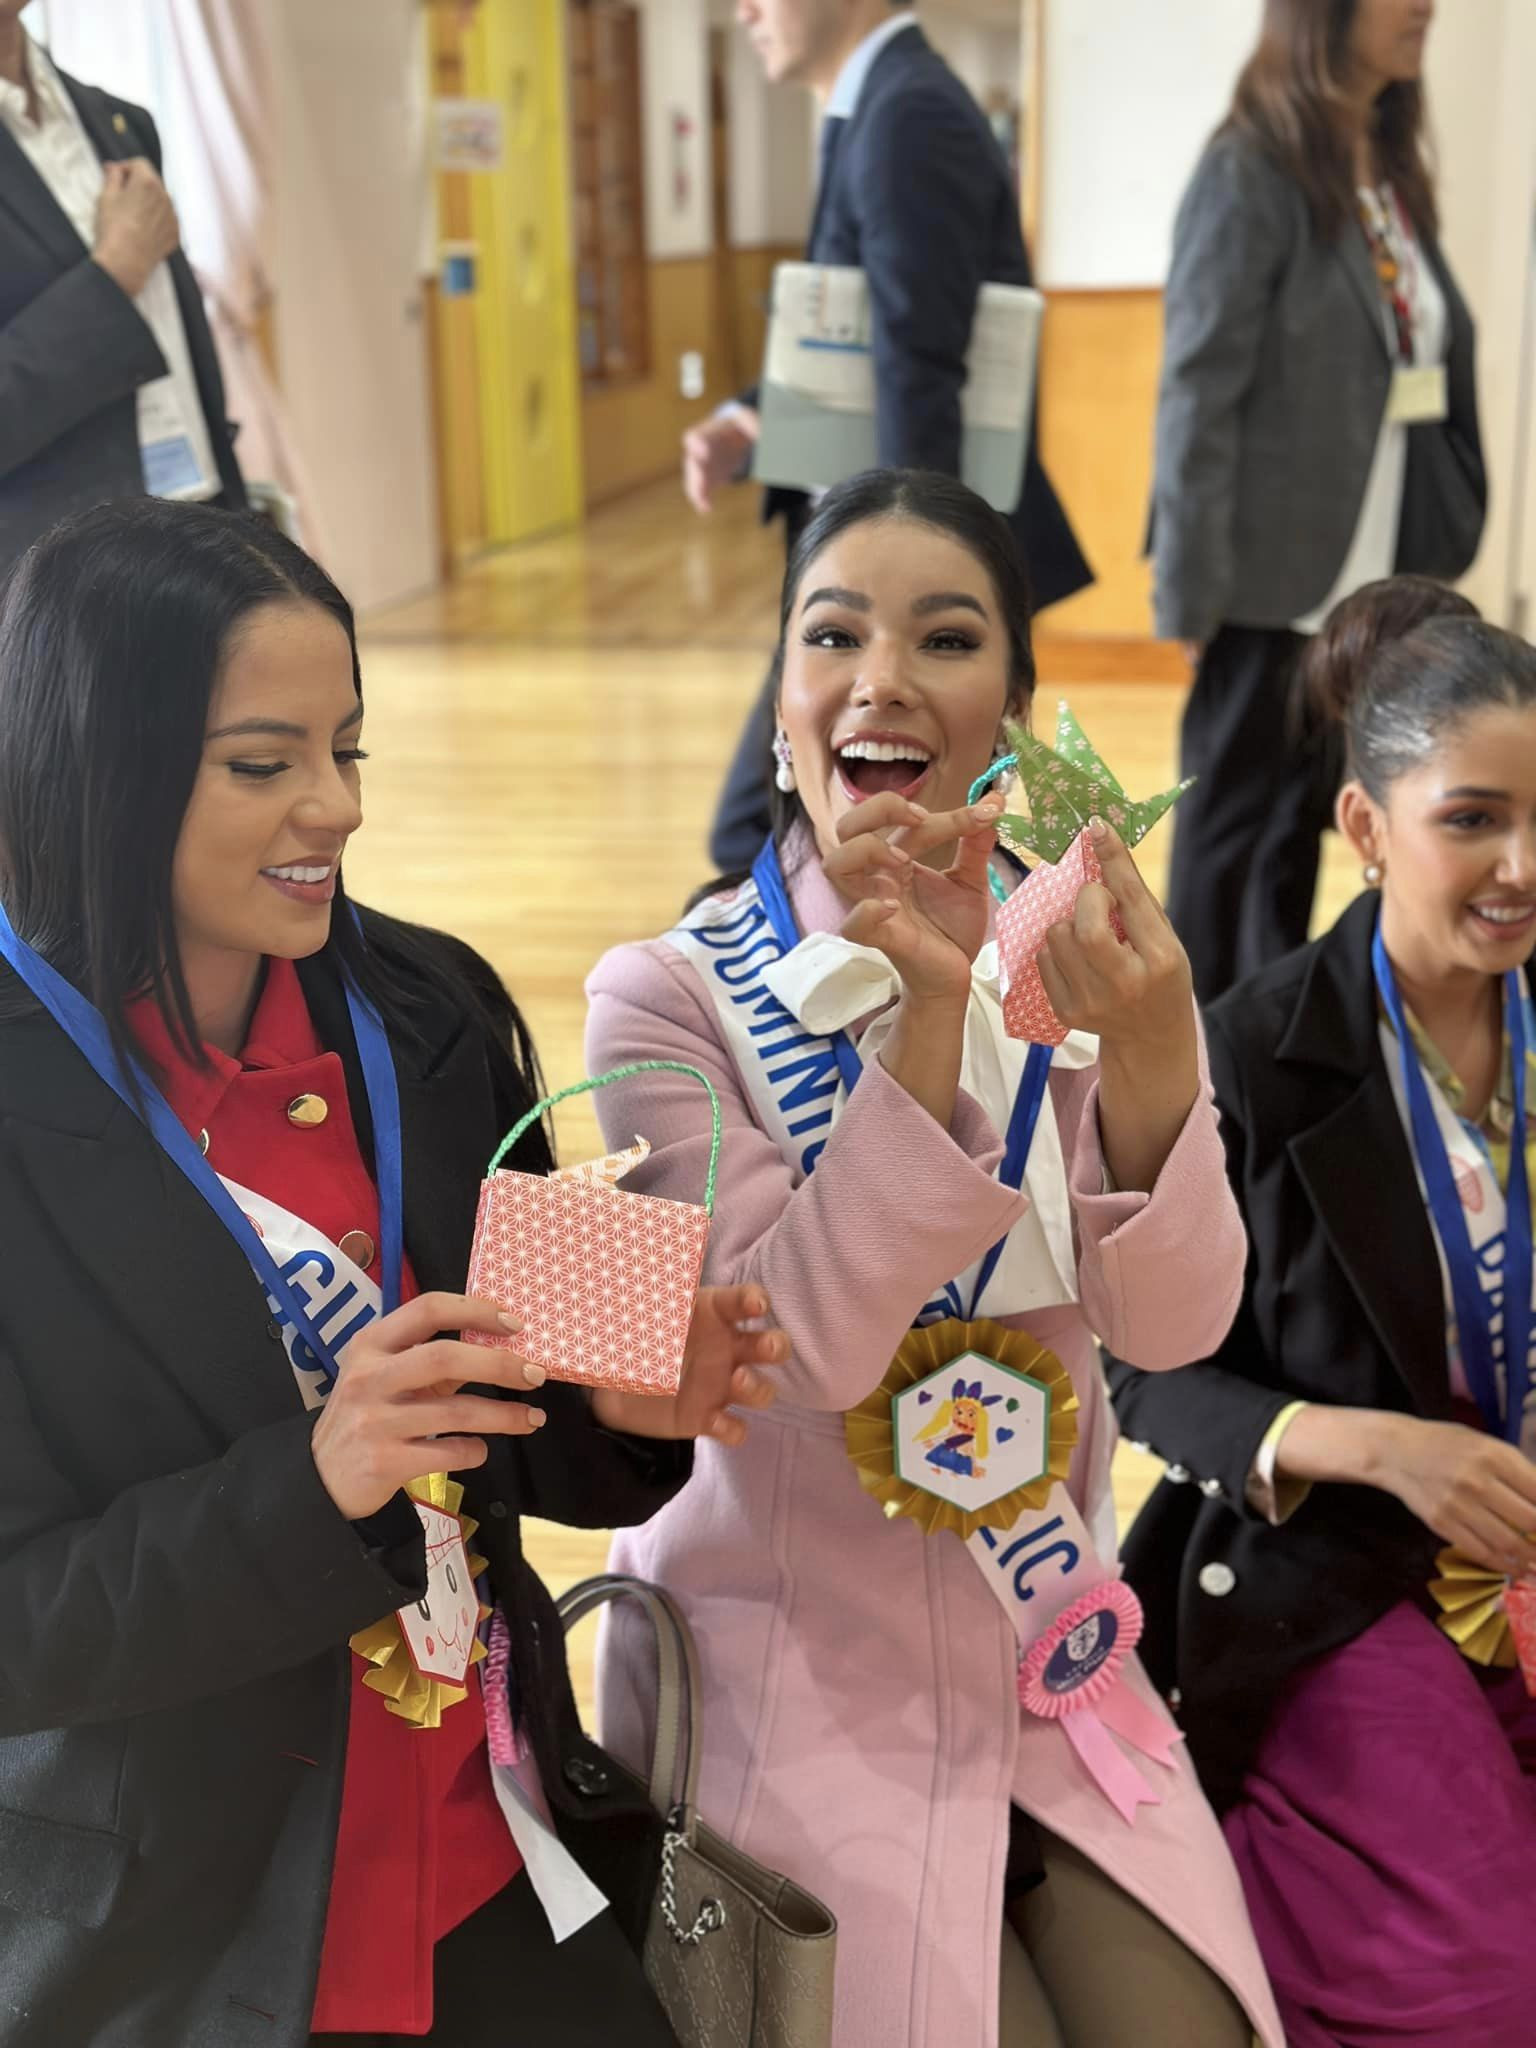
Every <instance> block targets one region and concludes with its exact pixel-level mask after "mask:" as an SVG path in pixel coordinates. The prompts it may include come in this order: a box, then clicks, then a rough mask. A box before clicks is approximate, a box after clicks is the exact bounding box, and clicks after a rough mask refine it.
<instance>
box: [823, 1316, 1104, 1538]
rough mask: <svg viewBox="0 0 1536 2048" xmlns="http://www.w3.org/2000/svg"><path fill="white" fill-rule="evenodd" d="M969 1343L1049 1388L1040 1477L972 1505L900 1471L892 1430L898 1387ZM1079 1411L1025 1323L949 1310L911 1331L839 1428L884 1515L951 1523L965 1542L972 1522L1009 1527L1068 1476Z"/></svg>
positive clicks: (941, 1525) (1067, 1377) (1053, 1361)
mask: <svg viewBox="0 0 1536 2048" xmlns="http://www.w3.org/2000/svg"><path fill="white" fill-rule="evenodd" d="M968 1351H974V1352H979V1353H980V1354H981V1355H982V1357H984V1358H990V1359H992V1360H993V1361H994V1362H995V1363H996V1364H998V1365H1000V1366H1003V1367H1004V1368H1005V1369H1006V1370H1007V1371H1009V1372H1014V1373H1021V1374H1023V1375H1024V1376H1025V1377H1026V1378H1028V1379H1032V1380H1034V1381H1035V1382H1036V1383H1037V1384H1038V1385H1040V1386H1042V1387H1044V1388H1046V1390H1047V1391H1048V1393H1049V1395H1050V1420H1049V1423H1048V1425H1047V1438H1046V1457H1047V1460H1048V1462H1047V1465H1046V1469H1045V1470H1044V1472H1042V1473H1041V1474H1040V1476H1039V1478H1038V1479H1032V1480H1030V1481H1029V1483H1028V1484H1027V1485H1024V1486H1017V1487H1015V1488H1014V1490H1013V1492H1012V1493H1007V1494H1004V1495H1003V1496H1002V1497H1001V1499H999V1500H995V1501H993V1502H991V1503H990V1505H989V1506H987V1507H985V1508H980V1509H977V1510H975V1511H969V1510H967V1509H965V1508H960V1507H956V1506H955V1505H954V1504H953V1503H952V1502H949V1501H944V1500H940V1499H939V1498H938V1497H937V1496H936V1495H934V1494H931V1493H926V1492H924V1490H923V1489H922V1487H920V1486H914V1485H913V1484H912V1483H911V1481H910V1480H906V1479H903V1478H902V1476H901V1474H900V1473H899V1472H898V1471H897V1469H896V1430H895V1425H894V1422H893V1420H892V1409H893V1404H894V1403H895V1401H896V1399H897V1397H898V1396H899V1395H901V1394H904V1393H905V1392H906V1390H907V1388H908V1387H913V1386H916V1385H917V1383H918V1381H919V1380H925V1379H928V1378H929V1377H930V1376H931V1375H932V1374H933V1373H936V1372H942V1371H943V1369H944V1367H945V1366H947V1365H950V1364H952V1363H953V1362H954V1360H955V1359H957V1358H961V1357H963V1356H964V1355H965V1353H966V1352H968ZM1077 1415H1078V1399H1077V1391H1076V1389H1075V1388H1074V1387H1073V1385H1072V1376H1071V1374H1070V1373H1069V1372H1068V1371H1067V1368H1066V1367H1065V1366H1064V1365H1063V1364H1062V1362H1061V1360H1060V1359H1059V1358H1058V1357H1057V1356H1056V1354H1055V1352H1053V1351H1047V1350H1046V1349H1045V1347H1044V1345H1042V1344H1037V1343H1036V1342H1035V1340H1034V1338H1033V1337H1031V1336H1030V1335H1029V1334H1028V1333H1027V1332H1026V1331H1024V1330H1008V1329H1004V1327H1003V1325H1002V1324H1001V1323H992V1322H985V1321H983V1322H976V1323H962V1322H959V1321H957V1320H956V1319H955V1318H954V1317H950V1318H948V1319H947V1320H946V1321H944V1322H942V1323H931V1324H929V1325H928V1326H927V1327H925V1328H923V1329H920V1330H914V1331H913V1332H912V1333H911V1335H910V1336H909V1337H908V1338H907V1339H906V1341H905V1343H904V1344H903V1345H902V1347H901V1349H900V1350H899V1351H898V1352H897V1353H896V1356H895V1357H894V1358H893V1359H892V1360H891V1364H890V1369H889V1371H888V1372H887V1373H886V1375H885V1378H884V1379H883V1380H882V1381H881V1382H880V1384H879V1386H878V1387H877V1388H876V1389H875V1391H874V1392H873V1393H872V1394H870V1395H869V1396H868V1398H867V1399H865V1400H863V1401H861V1402H860V1403H859V1405H858V1407H857V1408H850V1409H849V1411H848V1413H847V1414H846V1415H845V1416H844V1418H843V1432H844V1441H845V1443H846V1445H847V1448H848V1456H849V1458H850V1459H851V1460H852V1461H853V1465H854V1469H855V1470H856V1471H857V1473H858V1475H859V1484H860V1485H861V1486H862V1487H863V1488H864V1491H865V1492H866V1493H870V1494H873V1495H874V1497H875V1499H876V1500H877V1501H879V1503H880V1505H881V1506H882V1507H883V1508H884V1510H885V1512H886V1514H887V1515H890V1516H895V1515H906V1516H907V1517H909V1518H910V1519H911V1520H912V1521H914V1522H916V1523H918V1524H919V1525H920V1527H921V1528H922V1530H923V1532H924V1533H925V1534H926V1535H929V1536H931V1535H932V1534H933V1533H934V1531H935V1530H937V1529H952V1530H953V1531H954V1532H955V1534H956V1535H957V1536H958V1537H959V1538H960V1539H961V1541H962V1542H966V1541H968V1540H969V1539H970V1538H971V1537H972V1536H974V1535H975V1533H976V1531H977V1530H978V1529H981V1528H987V1529H1011V1528H1012V1527H1013V1525H1014V1523H1015V1522H1016V1521H1017V1520H1018V1519H1019V1517H1020V1515H1022V1514H1025V1513H1027V1512H1029V1511H1030V1510H1032V1509H1035V1508H1042V1507H1044V1506H1045V1503H1046V1501H1047V1500H1048V1499H1049V1498H1050V1495H1051V1489H1052V1487H1054V1486H1055V1485H1056V1484H1057V1482H1058V1481H1059V1480H1063V1479H1065V1478H1066V1476H1067V1468H1068V1467H1069V1465H1070V1464H1071V1462H1072V1451H1073V1447H1074V1446H1075V1445H1076V1443H1077Z"/></svg>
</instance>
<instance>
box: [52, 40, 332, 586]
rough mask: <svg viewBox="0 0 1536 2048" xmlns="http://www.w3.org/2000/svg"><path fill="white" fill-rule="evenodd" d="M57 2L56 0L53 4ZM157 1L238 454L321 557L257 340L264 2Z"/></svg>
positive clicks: (266, 279) (168, 116)
mask: <svg viewBox="0 0 1536 2048" xmlns="http://www.w3.org/2000/svg"><path fill="white" fill-rule="evenodd" d="M60 4H61V0H53V7H54V10H55V11H56V12H57V10H58V9H59V7H60ZM153 11H154V15H155V16H156V17H158V19H156V20H155V22H154V27H155V30H156V31H157V33H156V34H155V36H154V41H155V44H156V54H157V56H158V58H159V60H160V61H159V64H158V66H157V69H158V71H159V74H160V85H161V95H162V100H163V106H164V115H165V123H166V128H167V131H168V134H167V148H168V154H169V155H170V156H171V158H172V162H173V165H174V168H175V171H176V172H177V173H178V175H177V179H176V184H175V186H174V187H173V196H174V198H175V199H176V202H177V206H178V210H179V212H180V215H181V222H182V240H183V245H184V247H185V249H186V251H187V255H188V258H189V259H190V261H191V263H192V267H193V269H194V270H195V271H196V273H197V277H198V281H199V283H200V284H201V285H202V288H203V292H204V294H205V296H206V299H207V302H208V311H209V317H210V319H211V321H212V325H213V332H214V339H215V341H216V343H217V344H218V350H219V359H220V362H221V363H222V365H223V369H224V381H225V386H226V395H227V397H228V400H229V411H230V417H231V418H232V419H235V420H238V421H239V423H240V438H239V442H238V444H237V453H238V454H239V457H240V464H241V467H242V469H243V470H244V471H245V474H246V476H247V477H248V478H249V479H251V480H252V481H253V482H257V483H262V482H266V483H273V484H276V485H277V486H278V487H279V488H280V489H281V490H282V491H283V492H285V493H286V495H287V497H288V498H289V499H290V500H291V501H292V503H293V505H294V508H295V511H296V514H297V519H298V527H299V534H300V538H301V539H302V540H303V541H304V543H305V545H306V546H307V547H308V548H309V549H310V550H311V552H312V553H314V554H317V555H320V556H322V557H323V556H324V555H325V554H326V553H327V549H326V546H325V537H324V535H323V534H322V533H320V532H319V531H317V524H316V515H315V507H314V493H313V491H312V490H311V488H310V487H309V484H308V481H307V478H306V476H305V472H304V464H303V461H302V458H301V456H300V454H299V451H298V449H297V448H296V446H295V445H294V439H293V435H292V433H291V431H290V429H289V426H288V423H287V419H286V415H285V412H284V408H283V403H282V398H281V394H280V392H279V390H278V388H277V386H276V385H275V384H274V382H273V380H272V377H271V375H270V373H269V371H268V369H267V364H266V361H265V359H264V357H263V355H262V351H261V347H260V344H259V342H258V340H257V326H258V323H259V321H260V319H261V317H262V314H263V313H264V312H265V311H266V309H267V308H268V307H269V306H270V304H271V299H272V286H271V261H270V237H271V225H272V200H271V194H272V150H273V148H274V146H275V144H274V137H275V134H276V111H275V107H274V101H273V88H272V68H271V51H270V48H269V45H268V40H267V34H266V25H265V20H264V16H265V12H266V10H265V6H264V4H263V0H157V4H156V5H155V6H154V10H153ZM102 82H103V83H106V82H107V81H102ZM156 111H157V112H158V111H159V109H157V110H156ZM172 144H174V148H172Z"/></svg>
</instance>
